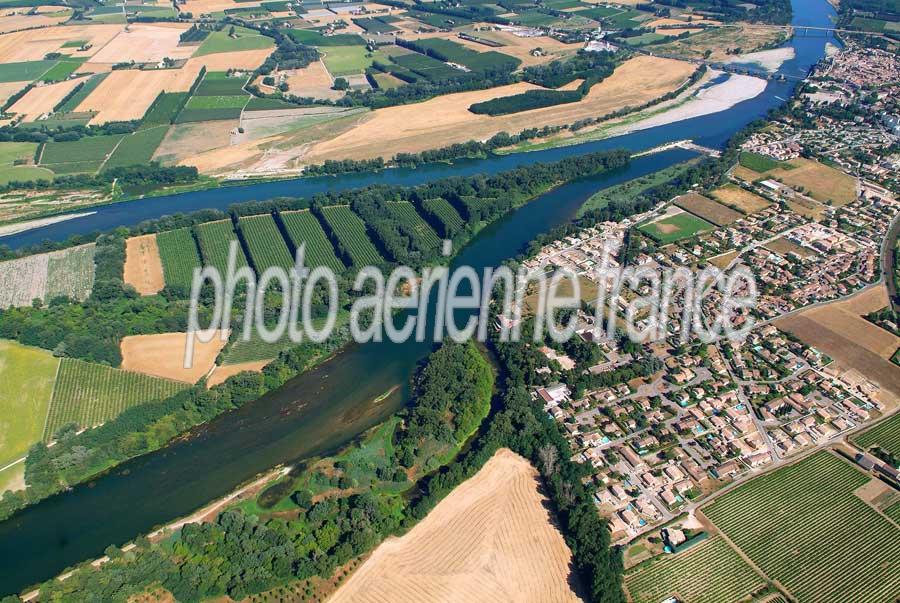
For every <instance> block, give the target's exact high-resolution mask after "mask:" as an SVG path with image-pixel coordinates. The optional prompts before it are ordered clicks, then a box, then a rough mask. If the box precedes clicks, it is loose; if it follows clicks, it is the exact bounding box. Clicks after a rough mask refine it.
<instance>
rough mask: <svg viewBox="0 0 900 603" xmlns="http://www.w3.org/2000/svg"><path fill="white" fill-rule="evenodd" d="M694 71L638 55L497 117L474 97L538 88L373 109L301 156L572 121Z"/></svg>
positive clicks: (381, 151)
mask: <svg viewBox="0 0 900 603" xmlns="http://www.w3.org/2000/svg"><path fill="white" fill-rule="evenodd" d="M693 72H694V66H693V65H692V64H690V63H686V62H683V61H676V60H672V59H664V58H659V57H649V56H638V57H634V58H632V59H629V60H628V61H626V62H625V63H624V64H622V65H621V66H619V68H618V69H616V71H615V72H614V73H613V74H612V75H611V76H610V77H608V78H607V79H606V80H604V81H603V82H601V83H599V84H597V85H595V86H594V87H593V88H591V91H590V93H588V95H587V96H586V97H585V98H584V99H583V100H582V101H580V102H577V103H569V104H566V105H557V106H554V107H545V108H542V109H535V110H532V111H523V112H521V113H515V114H512V115H504V116H496V117H492V116H489V115H476V114H474V113H471V112H470V111H469V110H468V108H469V106H470V105H472V104H473V103H477V102H482V101H486V100H490V99H492V98H497V97H502V96H511V95H513V94H519V93H521V92H524V91H526V90H531V89H537V88H539V87H538V86H534V85H531V84H526V83H518V84H512V85H509V86H501V87H498V88H493V89H490V90H478V91H474V92H461V93H458V94H448V95H445V96H441V97H438V98H434V99H431V100H428V101H425V102H423V103H415V104H411V105H401V106H397V107H387V108H385V109H377V110H375V111H373V112H372V113H371V114H369V116H368V117H367V119H365V120H363V121H361V123H360V124H359V125H358V126H357V127H355V128H353V129H351V130H350V131H348V132H347V133H345V134H343V135H341V136H337V137H335V138H333V139H330V140H325V141H322V142H320V143H318V144H315V145H314V146H313V147H312V149H311V150H310V151H309V152H308V153H307V154H306V155H305V156H304V161H306V162H307V163H321V162H322V161H324V160H326V159H369V158H373V157H381V156H385V155H392V154H394V153H401V152H406V153H418V152H421V151H425V150H427V149H431V148H434V147H436V146H446V145H450V144H453V143H457V142H466V141H469V140H484V139H486V138H490V137H491V136H493V135H494V134H496V133H498V132H501V131H505V132H519V131H521V130H524V129H526V128H539V127H541V126H544V125H561V124H570V123H572V122H575V121H577V120H579V119H584V118H588V117H598V116H602V115H605V114H607V113H610V112H611V111H615V110H617V109H621V108H622V107H625V106H627V105H631V106H637V105H641V104H643V103H646V102H647V101H650V100H652V99H654V98H657V97H659V96H662V95H663V94H666V93H668V92H671V91H672V90H675V89H676V88H678V87H679V86H680V85H681V84H682V83H684V81H685V80H686V79H687V78H688V77H690V75H691V74H692V73H693ZM436 141H440V144H438V143H437V142H436Z"/></svg>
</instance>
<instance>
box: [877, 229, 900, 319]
mask: <svg viewBox="0 0 900 603" xmlns="http://www.w3.org/2000/svg"><path fill="white" fill-rule="evenodd" d="M897 235H900V214H897V216H895V217H894V221H893V222H891V227H890V229H888V233H887V235H886V236H885V237H884V241H883V242H882V244H881V280H883V281H884V284H885V285H887V291H888V299H889V300H890V301H891V309H892V310H893V311H894V312H900V296H898V294H897V279H896V278H895V277H894V275H895V274H896V273H897V266H896V263H897V256H896V254H895V253H894V250H895V249H896V248H897Z"/></svg>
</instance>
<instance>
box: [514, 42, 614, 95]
mask: <svg viewBox="0 0 900 603" xmlns="http://www.w3.org/2000/svg"><path fill="white" fill-rule="evenodd" d="M623 58H624V56H623V55H622V54H621V53H609V52H586V51H584V50H580V51H578V54H576V55H575V56H573V57H571V58H570V59H568V60H565V61H552V62H550V63H547V64H546V65H535V66H532V67H526V68H525V70H524V71H523V77H524V79H525V81H526V82H531V83H532V84H537V85H538V86H543V87H544V88H559V87H560V86H565V85H566V84H568V83H570V82H573V81H575V80H577V79H584V80H587V79H590V78H599V79H598V81H601V80H603V79H606V78H607V77H609V76H610V75H612V72H613V71H614V70H615V68H616V65H618V64H619V63H620V62H622V59H623Z"/></svg>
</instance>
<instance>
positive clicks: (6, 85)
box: [0, 82, 29, 103]
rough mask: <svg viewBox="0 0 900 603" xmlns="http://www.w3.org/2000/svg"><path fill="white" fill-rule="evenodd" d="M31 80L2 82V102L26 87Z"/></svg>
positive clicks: (0, 89)
mask: <svg viewBox="0 0 900 603" xmlns="http://www.w3.org/2000/svg"><path fill="white" fill-rule="evenodd" d="M28 83H29V82H2V83H0V103H5V102H6V99H8V98H9V97H10V96H12V95H13V94H15V93H16V92H18V91H19V90H21V89H22V88H24V87H25V86H27V85H28Z"/></svg>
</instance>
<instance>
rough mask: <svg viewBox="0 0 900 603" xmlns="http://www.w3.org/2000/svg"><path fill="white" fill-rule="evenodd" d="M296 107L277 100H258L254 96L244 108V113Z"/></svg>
mask: <svg viewBox="0 0 900 603" xmlns="http://www.w3.org/2000/svg"><path fill="white" fill-rule="evenodd" d="M296 108H297V105H294V104H291V103H288V102H286V101H283V100H281V99H279V98H258V97H256V96H254V97H253V98H251V99H250V102H248V103H247V106H246V107H244V111H271V110H273V109H296Z"/></svg>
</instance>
